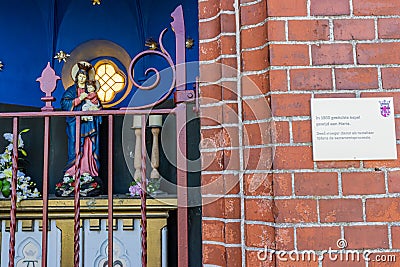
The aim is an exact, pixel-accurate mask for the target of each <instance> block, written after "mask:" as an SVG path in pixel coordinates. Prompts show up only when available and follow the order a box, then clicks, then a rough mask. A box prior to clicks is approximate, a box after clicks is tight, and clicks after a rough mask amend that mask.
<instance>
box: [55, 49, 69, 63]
mask: <svg viewBox="0 0 400 267" xmlns="http://www.w3.org/2000/svg"><path fill="white" fill-rule="evenodd" d="M69 56H70V55H69V54H67V53H65V52H64V51H62V50H60V52H58V53H57V54H56V55H55V57H54V58H55V59H57V60H58V63H60V62H61V61H64V62H67V58H69Z"/></svg>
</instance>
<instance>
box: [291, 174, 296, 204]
mask: <svg viewBox="0 0 400 267" xmlns="http://www.w3.org/2000/svg"><path fill="white" fill-rule="evenodd" d="M290 177H291V179H292V197H293V198H295V197H296V191H295V180H294V172H292V173H291V174H290Z"/></svg>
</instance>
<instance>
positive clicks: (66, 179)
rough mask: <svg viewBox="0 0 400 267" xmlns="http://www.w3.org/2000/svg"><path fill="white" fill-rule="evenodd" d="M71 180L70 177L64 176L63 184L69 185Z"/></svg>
mask: <svg viewBox="0 0 400 267" xmlns="http://www.w3.org/2000/svg"><path fill="white" fill-rule="evenodd" d="M70 179H71V177H70V176H64V178H63V183H65V184H67V183H69V180H70Z"/></svg>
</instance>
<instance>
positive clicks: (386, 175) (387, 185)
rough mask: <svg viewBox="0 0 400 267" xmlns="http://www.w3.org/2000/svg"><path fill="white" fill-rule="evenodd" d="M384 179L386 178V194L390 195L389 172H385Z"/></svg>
mask: <svg viewBox="0 0 400 267" xmlns="http://www.w3.org/2000/svg"><path fill="white" fill-rule="evenodd" d="M383 174H384V177H385V192H386V194H389V182H388V171H387V169H385V170H384V171H383Z"/></svg>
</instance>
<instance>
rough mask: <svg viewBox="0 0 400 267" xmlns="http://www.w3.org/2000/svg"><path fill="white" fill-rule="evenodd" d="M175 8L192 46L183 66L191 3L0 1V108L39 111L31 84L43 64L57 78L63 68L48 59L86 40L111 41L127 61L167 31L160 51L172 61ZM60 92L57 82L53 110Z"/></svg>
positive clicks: (193, 56) (193, 22) (193, 19)
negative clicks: (179, 11)
mask: <svg viewBox="0 0 400 267" xmlns="http://www.w3.org/2000/svg"><path fill="white" fill-rule="evenodd" d="M180 4H181V5H182V6H183V9H184V16H185V24H186V34H187V36H190V37H192V38H193V39H195V41H196V43H195V47H194V48H193V49H187V50H186V57H187V61H197V60H198V43H197V41H198V26H197V24H198V20H197V17H198V15H197V1H194V0H180V1H178V0H169V1H156V0H112V1H111V0H102V1H101V5H95V6H94V5H92V2H91V1H90V0H62V1H61V0H20V1H0V61H2V62H3V64H4V67H3V71H1V72H0V94H1V98H0V99H1V100H0V102H1V103H8V104H19V105H25V106H36V107H41V106H43V102H42V101H41V100H40V98H41V97H42V96H43V93H42V92H41V91H40V89H39V83H38V82H36V78H38V77H39V76H40V75H41V72H42V70H43V68H44V67H45V66H46V64H47V62H49V61H50V62H51V65H52V67H53V68H54V69H55V71H56V73H57V75H59V76H61V70H62V67H63V64H64V63H63V62H61V63H59V62H58V61H57V60H56V59H54V58H53V57H54V55H55V54H56V53H57V52H58V51H60V50H63V51H66V52H71V51H72V50H74V49H75V48H76V47H77V46H79V45H80V44H82V43H85V42H87V41H90V40H96V39H101V40H109V41H112V42H114V43H116V44H118V45H119V46H121V47H122V48H124V49H125V50H126V51H127V52H128V54H129V55H130V57H131V58H133V57H134V56H135V55H136V54H137V53H139V52H141V51H143V50H145V49H147V48H146V47H145V46H144V42H145V40H146V39H147V38H149V37H153V38H154V39H155V40H157V39H158V36H159V34H160V32H161V31H162V30H163V29H164V28H166V27H168V28H169V31H168V32H167V34H166V35H165V38H164V45H165V46H166V48H167V50H168V51H169V52H170V53H171V56H172V58H173V59H175V39H174V38H175V37H174V34H173V32H172V31H171V30H170V22H171V21H172V19H171V18H170V14H171V12H172V11H173V10H174V9H175V8H176V7H177V6H178V5H180ZM150 65H152V66H156V67H159V68H163V67H165V66H166V64H165V62H162V61H160V60H156V59H154V60H153V59H147V60H146V61H145V62H144V66H143V67H146V66H150ZM122 70H124V71H125V69H122ZM189 75H190V76H193V77H194V76H196V75H197V72H196V71H195V72H193V71H191V72H190V74H189ZM193 77H188V79H190V80H193V79H194V78H193ZM133 91H135V90H133ZM63 92H64V88H63V86H62V83H61V81H59V82H58V85H57V89H56V91H55V92H54V96H55V97H56V98H57V101H56V102H55V104H54V105H55V106H56V107H59V99H60V98H61V95H62V93H63ZM123 104H124V105H126V104H127V102H126V101H125V102H124V103H123Z"/></svg>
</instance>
